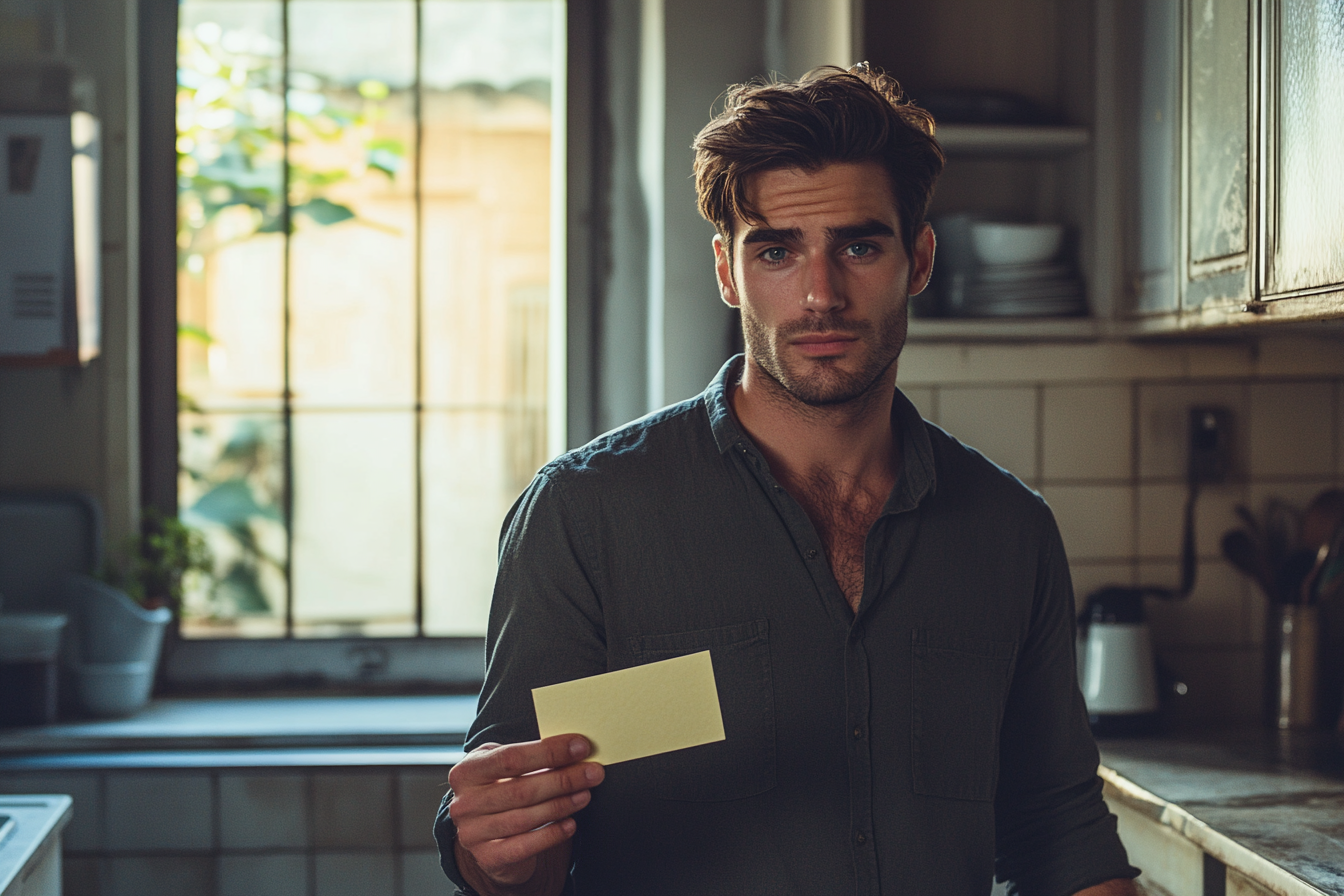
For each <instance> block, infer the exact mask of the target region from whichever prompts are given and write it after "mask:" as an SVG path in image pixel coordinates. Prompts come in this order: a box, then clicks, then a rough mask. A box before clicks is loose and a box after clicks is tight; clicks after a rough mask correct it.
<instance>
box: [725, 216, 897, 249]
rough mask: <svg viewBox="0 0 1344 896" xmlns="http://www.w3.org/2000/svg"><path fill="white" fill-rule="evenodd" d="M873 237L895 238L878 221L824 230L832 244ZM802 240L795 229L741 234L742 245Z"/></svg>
mask: <svg viewBox="0 0 1344 896" xmlns="http://www.w3.org/2000/svg"><path fill="white" fill-rule="evenodd" d="M873 236H889V237H895V236H896V232H895V231H894V230H892V229H891V227H889V226H888V225H886V224H883V223H882V222H881V221H878V220H868V221H864V222H862V223H860V224H847V225H845V226H844V227H828V228H827V229H826V238H827V240H828V241H829V242H832V243H847V242H849V241H850V240H861V239H864V238H865V237H873ZM802 238H803V232H802V231H801V230H799V229H798V228H797V227H788V228H784V229H776V228H772V227H758V228H752V229H751V230H748V231H747V232H746V233H745V234H743V235H742V243H743V245H750V244H751V243H796V242H798V241H799V240H801V239H802Z"/></svg>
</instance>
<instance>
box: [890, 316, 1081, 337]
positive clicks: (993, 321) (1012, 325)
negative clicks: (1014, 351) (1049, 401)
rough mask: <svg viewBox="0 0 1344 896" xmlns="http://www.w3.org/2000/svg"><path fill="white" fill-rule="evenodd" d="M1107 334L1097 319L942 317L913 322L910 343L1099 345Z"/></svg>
mask: <svg viewBox="0 0 1344 896" xmlns="http://www.w3.org/2000/svg"><path fill="white" fill-rule="evenodd" d="M1105 334H1106V328H1105V326H1104V324H1103V323H1102V322H1101V321H1099V320H1097V319H1096V318H1095V317H1015V318H983V317H963V318H956V317H942V318H927V317H926V318H919V317H912V318H911V319H910V332H909V334H908V337H907V338H908V339H909V341H910V342H1095V341H1097V340H1098V339H1101V338H1102V337H1103V336H1104V335H1105Z"/></svg>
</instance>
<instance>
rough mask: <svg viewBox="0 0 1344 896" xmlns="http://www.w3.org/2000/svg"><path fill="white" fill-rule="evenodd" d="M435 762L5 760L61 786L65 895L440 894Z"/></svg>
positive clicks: (22, 789)
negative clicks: (251, 764)
mask: <svg viewBox="0 0 1344 896" xmlns="http://www.w3.org/2000/svg"><path fill="white" fill-rule="evenodd" d="M446 780H447V770H446V769H431V768H403V769H386V768H384V769H318V770H313V769H308V770H304V769H299V770H294V769H277V770H255V769H243V770H214V771H212V770H190V771H176V770H135V771H71V772H63V773H60V774H51V773H40V774H37V773H23V774H18V773H10V774H6V775H3V776H0V793H66V794H70V795H71V796H73V797H74V800H75V814H74V818H73V820H72V821H71V822H70V826H69V827H68V828H66V832H65V839H64V848H65V862H64V874H65V881H64V888H65V889H64V893H65V896H431V894H436V896H442V894H444V893H446V892H447V891H448V881H447V878H445V877H444V876H443V872H442V871H441V870H440V869H439V863H438V853H437V852H436V851H435V847H434V839H433V837H432V836H431V833H430V832H431V827H432V825H433V821H434V813H435V811H436V810H437V808H438V804H439V798H440V797H441V796H442V795H443V793H444V791H445V790H446V789H447V784H446Z"/></svg>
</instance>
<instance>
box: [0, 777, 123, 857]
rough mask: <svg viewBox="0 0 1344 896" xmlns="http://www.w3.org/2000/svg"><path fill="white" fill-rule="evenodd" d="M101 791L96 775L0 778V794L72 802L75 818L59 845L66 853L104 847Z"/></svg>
mask: <svg viewBox="0 0 1344 896" xmlns="http://www.w3.org/2000/svg"><path fill="white" fill-rule="evenodd" d="M102 791H103V787H102V779H101V777H100V776H99V775H98V774H97V773H95V772H84V773H79V772H72V773H70V774H67V775H50V774H40V775H3V776H0V793H63V794H65V795H67V796H69V797H70V798H71V799H73V800H74V801H75V803H74V810H73V812H74V814H73V815H72V816H71V818H70V824H68V825H67V826H66V828H65V833H64V834H63V835H62V837H61V841H62V843H63V844H64V846H65V848H66V849H67V850H73V851H77V852H94V851H97V850H99V849H102V847H103V792H102Z"/></svg>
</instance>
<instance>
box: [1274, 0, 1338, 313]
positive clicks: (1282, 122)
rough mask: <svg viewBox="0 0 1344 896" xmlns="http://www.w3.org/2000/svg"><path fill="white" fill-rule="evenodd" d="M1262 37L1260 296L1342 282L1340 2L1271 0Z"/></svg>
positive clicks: (1296, 292) (1309, 290)
mask: <svg viewBox="0 0 1344 896" xmlns="http://www.w3.org/2000/svg"><path fill="white" fill-rule="evenodd" d="M1269 13H1270V15H1269V16H1267V17H1266V21H1265V27H1264V28H1263V32H1264V33H1265V35H1266V37H1267V38H1268V40H1267V41H1266V52H1265V54H1264V56H1265V59H1266V61H1267V63H1268V64H1267V66H1266V67H1267V68H1268V70H1269V72H1270V74H1271V76H1272V77H1270V78H1269V79H1267V81H1266V82H1265V83H1266V87H1267V89H1266V91H1265V93H1266V94H1267V95H1268V102H1267V103H1266V108H1267V112H1268V115H1267V120H1268V121H1269V122H1270V124H1271V127H1269V128H1268V129H1267V131H1266V133H1265V138H1264V145H1265V147H1266V156H1267V158H1268V159H1269V161H1270V165H1269V166H1268V170H1267V171H1266V178H1265V182H1264V195H1265V197H1266V200H1265V203H1266V209H1265V211H1266V215H1265V218H1266V233H1265V241H1264V245H1265V253H1264V254H1265V281H1264V282H1265V286H1264V290H1263V298H1265V299H1269V300H1272V299H1277V298H1278V297H1280V296H1292V295H1302V296H1306V295H1309V294H1310V293H1312V292H1314V291H1330V290H1333V291H1336V293H1337V298H1336V299H1335V302H1334V307H1335V309H1336V310H1341V308H1342V307H1344V306H1341V305H1340V301H1341V300H1340V299H1339V298H1338V293H1339V292H1340V291H1344V4H1341V3H1340V2H1339V0H1277V2H1275V3H1272V4H1271V5H1270V9H1269Z"/></svg>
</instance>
